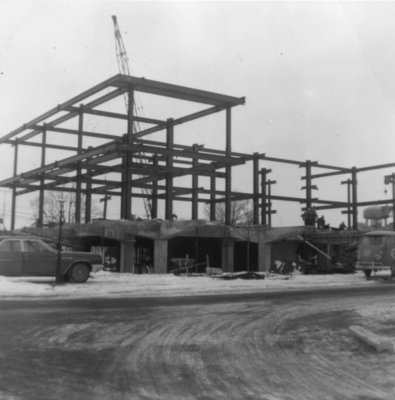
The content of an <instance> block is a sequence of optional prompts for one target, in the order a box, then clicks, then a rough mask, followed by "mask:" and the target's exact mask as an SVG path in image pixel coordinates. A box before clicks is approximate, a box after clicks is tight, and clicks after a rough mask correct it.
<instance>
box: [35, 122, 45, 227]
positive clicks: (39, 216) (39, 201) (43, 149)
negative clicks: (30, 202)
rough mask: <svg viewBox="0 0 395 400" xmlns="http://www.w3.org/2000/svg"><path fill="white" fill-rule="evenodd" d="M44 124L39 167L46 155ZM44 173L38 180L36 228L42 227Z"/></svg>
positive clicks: (43, 163) (43, 162) (42, 164)
mask: <svg viewBox="0 0 395 400" xmlns="http://www.w3.org/2000/svg"><path fill="white" fill-rule="evenodd" d="M45 125H46V124H44V129H43V131H42V142H41V167H43V166H44V165H45V155H46V144H47V129H46V127H45ZM44 183H45V179H44V173H42V174H41V179H40V193H39V198H38V219H37V226H38V227H39V228H41V227H42V226H43V225H44Z"/></svg>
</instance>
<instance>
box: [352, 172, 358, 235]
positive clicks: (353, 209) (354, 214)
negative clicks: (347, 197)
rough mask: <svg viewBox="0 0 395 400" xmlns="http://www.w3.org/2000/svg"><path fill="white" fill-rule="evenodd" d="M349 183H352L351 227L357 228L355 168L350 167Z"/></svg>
mask: <svg viewBox="0 0 395 400" xmlns="http://www.w3.org/2000/svg"><path fill="white" fill-rule="evenodd" d="M351 184H352V228H353V230H358V193H357V186H358V180H357V168H356V167H352V168H351Z"/></svg>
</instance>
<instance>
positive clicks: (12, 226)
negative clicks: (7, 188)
mask: <svg viewBox="0 0 395 400" xmlns="http://www.w3.org/2000/svg"><path fill="white" fill-rule="evenodd" d="M14 146H15V147H14V177H15V176H17V173H18V138H17V139H15V145H14ZM15 211H16V184H15V183H14V184H13V187H12V203H11V231H13V230H14V229H15Z"/></svg>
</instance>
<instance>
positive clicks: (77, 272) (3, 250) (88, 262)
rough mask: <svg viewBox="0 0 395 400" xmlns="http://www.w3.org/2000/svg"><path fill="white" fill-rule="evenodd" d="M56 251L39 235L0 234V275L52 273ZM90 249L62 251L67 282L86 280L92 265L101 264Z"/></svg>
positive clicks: (62, 268)
mask: <svg viewBox="0 0 395 400" xmlns="http://www.w3.org/2000/svg"><path fill="white" fill-rule="evenodd" d="M57 260H58V251H57V250H55V249H54V248H53V247H51V246H50V245H49V244H47V243H45V242H44V241H42V240H41V239H39V238H35V237H31V236H3V237H0V275H6V276H55V275H56V268H57ZM102 263H103V262H102V258H101V256H99V255H97V254H93V253H86V252H74V251H62V252H61V261H60V276H62V277H63V279H65V280H68V281H70V282H77V283H82V282H85V281H86V280H87V279H88V278H89V275H90V273H91V271H92V266H93V265H97V264H102Z"/></svg>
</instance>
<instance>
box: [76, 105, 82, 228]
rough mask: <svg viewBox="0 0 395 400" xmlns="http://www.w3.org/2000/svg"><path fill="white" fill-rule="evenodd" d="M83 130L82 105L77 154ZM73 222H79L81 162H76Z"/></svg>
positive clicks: (79, 150)
mask: <svg viewBox="0 0 395 400" xmlns="http://www.w3.org/2000/svg"><path fill="white" fill-rule="evenodd" d="M83 130H84V111H83V104H81V105H80V110H79V113H78V144H77V147H78V150H77V151H78V154H81V152H82V140H83V136H82V135H83ZM75 222H76V223H77V224H79V223H80V222H81V161H79V162H78V166H77V180H76V192H75Z"/></svg>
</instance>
